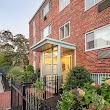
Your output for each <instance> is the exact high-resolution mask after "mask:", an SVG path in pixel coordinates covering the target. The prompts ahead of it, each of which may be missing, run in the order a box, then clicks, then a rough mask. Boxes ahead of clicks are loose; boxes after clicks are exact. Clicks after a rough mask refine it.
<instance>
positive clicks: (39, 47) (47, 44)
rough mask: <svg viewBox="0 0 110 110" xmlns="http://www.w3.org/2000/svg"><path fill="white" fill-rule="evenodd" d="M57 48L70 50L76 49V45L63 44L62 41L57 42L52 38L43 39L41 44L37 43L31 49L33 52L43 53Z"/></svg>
mask: <svg viewBox="0 0 110 110" xmlns="http://www.w3.org/2000/svg"><path fill="white" fill-rule="evenodd" d="M55 46H61V47H64V48H69V49H73V50H75V49H76V45H74V44H71V43H67V42H63V41H60V40H55V39H51V38H48V37H46V38H44V39H42V40H41V41H40V42H38V43H36V44H35V45H34V46H32V47H31V49H32V51H36V52H42V51H44V50H47V49H49V48H52V47H55Z"/></svg>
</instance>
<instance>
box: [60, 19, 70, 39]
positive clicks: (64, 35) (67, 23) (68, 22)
mask: <svg viewBox="0 0 110 110" xmlns="http://www.w3.org/2000/svg"><path fill="white" fill-rule="evenodd" d="M68 23H69V35H68V36H67V37H65V26H66V25H67V24H68ZM63 26H64V38H61V36H60V29H61V28H62V27H63ZM70 32H71V31H70V21H68V22H66V23H65V24H63V25H62V26H60V27H59V40H64V39H66V38H68V37H70Z"/></svg>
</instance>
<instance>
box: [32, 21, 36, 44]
mask: <svg viewBox="0 0 110 110" xmlns="http://www.w3.org/2000/svg"><path fill="white" fill-rule="evenodd" d="M35 43H36V22H35V20H34V21H33V44H35Z"/></svg>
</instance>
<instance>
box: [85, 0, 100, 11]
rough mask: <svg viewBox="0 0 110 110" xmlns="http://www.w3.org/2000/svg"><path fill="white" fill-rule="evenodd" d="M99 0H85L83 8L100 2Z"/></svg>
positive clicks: (86, 8) (88, 7)
mask: <svg viewBox="0 0 110 110" xmlns="http://www.w3.org/2000/svg"><path fill="white" fill-rule="evenodd" d="M100 1H101V0H85V10H88V9H90V8H91V7H93V6H94V5H95V4H97V3H98V2H100Z"/></svg>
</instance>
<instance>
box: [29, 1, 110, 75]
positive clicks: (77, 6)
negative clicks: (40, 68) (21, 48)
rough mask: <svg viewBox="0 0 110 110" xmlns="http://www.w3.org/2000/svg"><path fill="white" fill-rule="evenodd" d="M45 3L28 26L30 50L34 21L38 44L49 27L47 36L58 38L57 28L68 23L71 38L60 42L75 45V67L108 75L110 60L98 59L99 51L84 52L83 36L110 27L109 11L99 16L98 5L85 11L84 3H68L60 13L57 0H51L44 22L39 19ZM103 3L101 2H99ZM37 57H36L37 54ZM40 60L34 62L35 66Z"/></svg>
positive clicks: (30, 56)
mask: <svg viewBox="0 0 110 110" xmlns="http://www.w3.org/2000/svg"><path fill="white" fill-rule="evenodd" d="M47 1H48V0H46V2H45V3H44V4H43V5H42V7H41V8H40V10H39V11H38V12H37V14H36V15H35V16H34V18H33V19H32V20H31V21H30V23H29V28H30V47H31V46H32V45H33V43H32V41H33V40H32V39H33V37H32V36H33V35H32V33H33V32H32V30H33V29H32V23H33V20H34V19H35V20H36V38H37V42H38V41H40V40H41V31H42V30H43V29H44V28H45V27H46V26H47V25H48V24H50V23H51V24H52V34H51V35H50V36H48V37H50V38H53V39H59V27H60V26H62V25H63V24H64V23H66V22H68V21H70V31H71V32H70V37H69V38H67V39H64V40H63V41H65V42H69V43H72V44H76V45H77V49H76V54H77V55H76V57H77V65H78V66H85V68H86V69H88V70H89V71H90V72H93V73H110V59H101V60H98V58H97V57H98V56H97V54H98V51H100V50H101V49H99V50H93V51H88V52H86V51H85V34H86V33H87V32H89V31H92V30H94V29H97V28H99V27H102V26H105V25H107V24H110V8H107V9H105V10H103V11H102V12H100V13H98V9H97V7H98V5H95V6H93V7H92V8H91V9H89V10H87V11H85V10H84V8H85V6H84V0H71V3H70V4H69V5H68V6H67V7H66V8H65V9H64V10H62V11H61V12H59V0H52V8H51V10H50V11H49V13H48V14H47V15H46V16H47V20H46V21H44V19H43V18H42V16H41V15H42V9H43V7H44V6H45V4H46V3H47ZM101 2H102V1H101ZM105 49H109V48H105ZM37 55H38V54H37ZM29 58H30V59H29V61H30V63H31V64H32V51H31V50H30V55H29ZM38 64H39V61H37V65H38Z"/></svg>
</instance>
